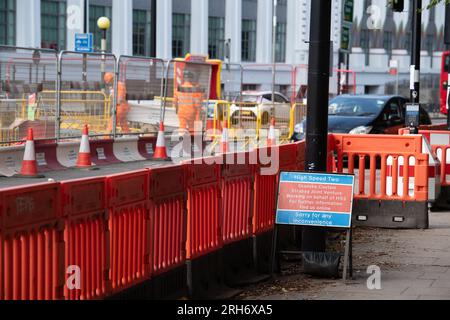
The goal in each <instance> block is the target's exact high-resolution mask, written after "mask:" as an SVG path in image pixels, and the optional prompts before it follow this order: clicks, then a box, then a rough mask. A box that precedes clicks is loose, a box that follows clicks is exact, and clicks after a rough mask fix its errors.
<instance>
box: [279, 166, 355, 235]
mask: <svg viewBox="0 0 450 320" xmlns="http://www.w3.org/2000/svg"><path fill="white" fill-rule="evenodd" d="M354 184H355V177H354V176H352V175H339V174H319V173H303V172H282V173H281V177H280V187H279V194H278V208H277V217H276V223H277V224H282V225H298V226H316V227H330V228H350V227H351V224H352V211H353V193H354Z"/></svg>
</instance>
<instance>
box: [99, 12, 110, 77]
mask: <svg viewBox="0 0 450 320" xmlns="http://www.w3.org/2000/svg"><path fill="white" fill-rule="evenodd" d="M97 26H98V27H99V28H100V30H102V41H101V45H100V51H101V53H102V54H103V55H102V59H101V60H102V62H101V65H100V70H101V74H102V78H103V77H104V76H105V62H106V56H105V54H106V51H107V50H108V45H107V42H106V41H107V32H108V29H109V28H110V26H111V21H110V20H109V19H108V18H107V17H101V18H99V19H98V21H97Z"/></svg>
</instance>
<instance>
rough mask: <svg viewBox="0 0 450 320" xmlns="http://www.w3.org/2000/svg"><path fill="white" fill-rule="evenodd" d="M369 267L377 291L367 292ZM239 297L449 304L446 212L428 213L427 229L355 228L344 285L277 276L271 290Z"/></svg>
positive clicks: (263, 288)
mask: <svg viewBox="0 0 450 320" xmlns="http://www.w3.org/2000/svg"><path fill="white" fill-rule="evenodd" d="M369 266H378V267H379V268H380V269H381V289H380V290H377V289H375V290H369V289H368V285H367V282H368V278H369V277H370V274H368V273H367V268H368V267H369ZM291 283H295V285H292V286H289V284H291ZM267 288H270V290H268V289H267ZM295 288H298V290H296V289H295ZM240 298H241V299H251V300H450V212H438V213H430V228H429V229H428V230H385V229H375V228H358V229H356V230H355V235H354V278H353V279H351V280H349V281H347V283H344V282H343V281H342V280H323V279H313V278H311V277H308V276H305V275H301V274H298V275H292V274H291V275H289V278H286V279H285V277H283V276H279V277H278V278H276V283H274V284H273V285H272V286H271V285H270V284H264V285H262V286H261V287H258V286H256V287H252V288H249V290H248V291H247V292H245V293H244V294H243V295H241V297H240Z"/></svg>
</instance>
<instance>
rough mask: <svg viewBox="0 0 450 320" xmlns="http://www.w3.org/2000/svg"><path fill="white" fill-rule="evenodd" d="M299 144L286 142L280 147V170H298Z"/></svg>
mask: <svg viewBox="0 0 450 320" xmlns="http://www.w3.org/2000/svg"><path fill="white" fill-rule="evenodd" d="M298 152H299V145H298V144H297V143H293V144H284V145H281V146H279V147H278V153H279V159H280V161H279V163H280V171H296V170H298V169H299V163H298V160H299V154H298Z"/></svg>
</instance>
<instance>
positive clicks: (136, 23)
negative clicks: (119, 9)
mask: <svg viewBox="0 0 450 320" xmlns="http://www.w3.org/2000/svg"><path fill="white" fill-rule="evenodd" d="M150 19H151V15H150V11H148V10H137V9H135V10H133V54H134V55H137V56H148V55H150V36H151V35H150V28H151V24H150Z"/></svg>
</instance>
